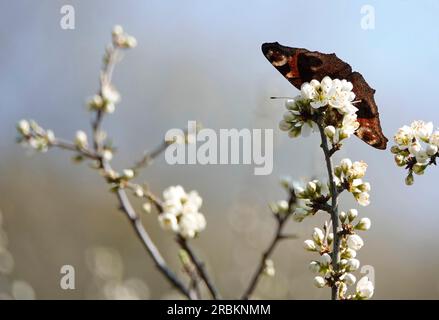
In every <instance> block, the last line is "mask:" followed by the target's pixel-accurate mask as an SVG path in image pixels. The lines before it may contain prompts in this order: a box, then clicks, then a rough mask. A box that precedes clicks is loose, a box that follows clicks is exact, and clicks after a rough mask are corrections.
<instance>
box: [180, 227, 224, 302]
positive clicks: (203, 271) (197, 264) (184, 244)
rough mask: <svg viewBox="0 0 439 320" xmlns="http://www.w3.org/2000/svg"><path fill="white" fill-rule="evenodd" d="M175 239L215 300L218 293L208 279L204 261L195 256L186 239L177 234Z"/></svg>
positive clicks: (218, 297)
mask: <svg viewBox="0 0 439 320" xmlns="http://www.w3.org/2000/svg"><path fill="white" fill-rule="evenodd" d="M176 240H177V243H178V244H180V246H181V247H182V249H184V250H185V251H186V252H187V253H188V255H189V257H190V258H191V260H192V263H193V264H194V266H195V268H196V269H197V272H198V274H199V276H200V277H201V278H202V279H203V281H204V283H205V284H206V287H207V289H208V290H209V292H210V294H211V296H212V298H213V299H215V300H218V299H220V295H219V293H218V290H217V289H216V287H215V285H214V284H213V282H212V280H211V279H210V277H209V275H208V273H207V271H206V267H205V264H204V262H202V261H200V260H199V259H198V258H197V256H196V255H195V252H194V251H193V249H192V248H191V247H190V245H189V243H188V242H187V240H186V239H185V238H183V237H182V236H180V235H178V236H177V239H176Z"/></svg>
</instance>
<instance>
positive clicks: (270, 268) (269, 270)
mask: <svg viewBox="0 0 439 320" xmlns="http://www.w3.org/2000/svg"><path fill="white" fill-rule="evenodd" d="M264 274H265V275H266V276H269V277H274V275H275V274H276V269H275V268H274V262H273V260H271V259H267V260H265V266H264Z"/></svg>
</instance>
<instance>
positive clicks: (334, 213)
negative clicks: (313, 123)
mask: <svg viewBox="0 0 439 320" xmlns="http://www.w3.org/2000/svg"><path fill="white" fill-rule="evenodd" d="M317 126H318V128H319V132H320V137H321V139H322V144H321V148H322V150H323V153H324V155H325V162H326V169H327V171H328V178H329V188H330V192H331V210H330V214H331V221H332V230H333V232H334V243H333V250H332V267H333V269H334V272H337V270H338V265H339V255H338V251H339V247H340V236H339V235H338V233H337V229H338V188H337V185H336V184H335V181H334V174H333V170H332V162H331V155H332V154H333V153H331V152H330V150H329V147H328V140H327V139H326V136H325V132H324V129H323V126H322V125H321V123H320V122H319V121H318V122H317ZM331 299H332V300H336V299H337V286H336V285H335V284H334V285H333V286H332V288H331Z"/></svg>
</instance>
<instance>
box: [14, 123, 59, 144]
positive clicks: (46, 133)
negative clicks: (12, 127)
mask: <svg viewBox="0 0 439 320" xmlns="http://www.w3.org/2000/svg"><path fill="white" fill-rule="evenodd" d="M17 131H18V133H19V134H20V136H19V137H18V142H20V143H22V144H24V145H26V146H29V147H30V148H32V149H35V150H37V151H41V152H46V151H47V150H48V149H49V147H50V145H51V144H52V143H53V141H54V140H55V135H54V133H53V131H51V130H45V129H43V128H42V127H40V126H39V125H38V123H36V122H35V121H33V120H30V121H28V120H20V121H19V122H18V123H17Z"/></svg>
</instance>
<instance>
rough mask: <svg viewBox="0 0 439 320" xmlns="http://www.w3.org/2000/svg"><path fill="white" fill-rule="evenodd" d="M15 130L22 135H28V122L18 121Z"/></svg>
mask: <svg viewBox="0 0 439 320" xmlns="http://www.w3.org/2000/svg"><path fill="white" fill-rule="evenodd" d="M17 130H18V132H20V133H21V134H22V135H24V136H27V135H28V134H29V133H30V124H29V121H27V120H20V121H19V122H18V123H17Z"/></svg>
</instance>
